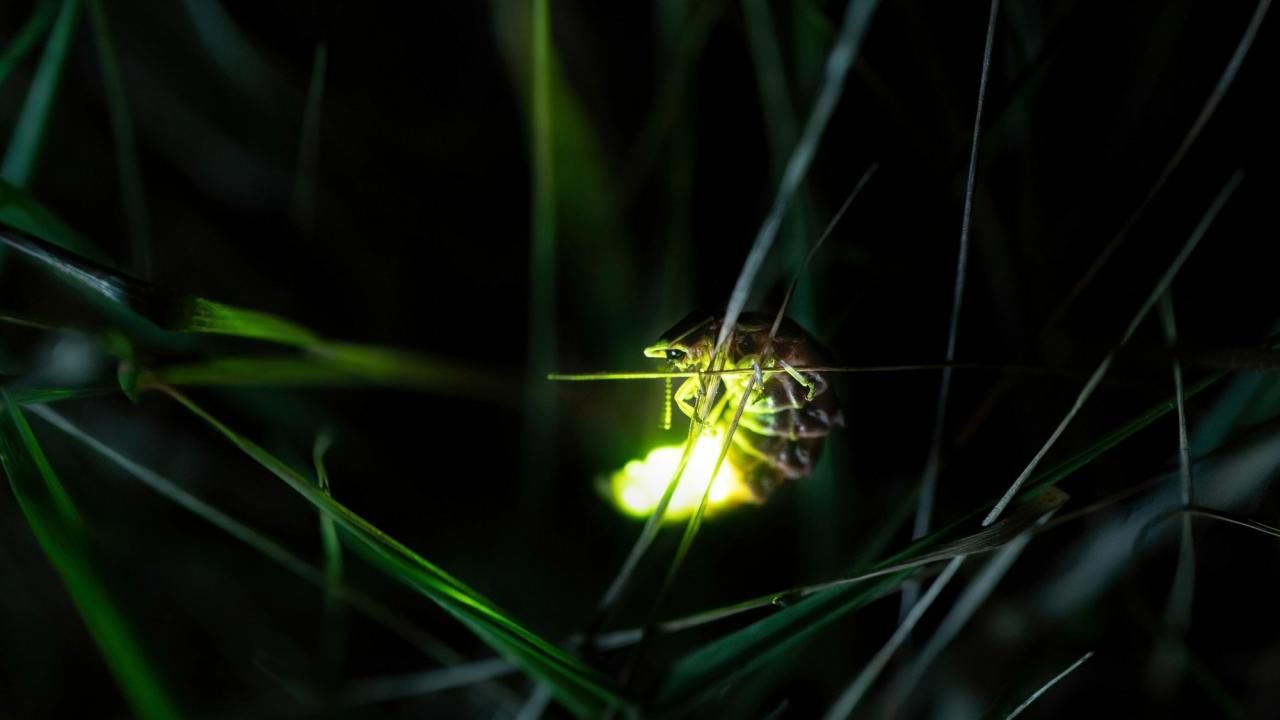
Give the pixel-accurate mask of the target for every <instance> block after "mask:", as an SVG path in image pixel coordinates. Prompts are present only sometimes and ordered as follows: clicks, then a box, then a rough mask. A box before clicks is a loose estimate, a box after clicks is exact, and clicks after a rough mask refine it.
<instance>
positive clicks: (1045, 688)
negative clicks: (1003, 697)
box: [1005, 650, 1093, 720]
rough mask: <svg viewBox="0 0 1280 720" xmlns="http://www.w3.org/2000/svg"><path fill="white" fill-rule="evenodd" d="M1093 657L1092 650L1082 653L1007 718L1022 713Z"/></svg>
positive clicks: (1010, 719) (1008, 719) (1011, 719)
mask: <svg viewBox="0 0 1280 720" xmlns="http://www.w3.org/2000/svg"><path fill="white" fill-rule="evenodd" d="M1091 657H1093V651H1092V650H1090V651H1089V652H1087V653H1085V654H1084V655H1081V656H1080V659H1079V660H1076V661H1075V662H1073V663H1071V664H1070V665H1068V666H1067V669H1066V670H1063V671H1062V672H1060V673H1058V674H1057V675H1054V676H1053V678H1052V679H1050V680H1049V682H1047V683H1045V684H1044V685H1042V686H1040V687H1039V688H1038V689H1037V690H1036V691H1035V692H1033V693H1031V697H1029V698H1027V699H1026V700H1025V701H1023V703H1022V704H1021V705H1019V706H1018V707H1016V708H1014V709H1013V712H1011V713H1009V714H1008V715H1006V716H1005V720H1013V718H1016V717H1018V716H1019V715H1021V714H1022V711H1024V710H1026V709H1027V708H1028V707H1029V706H1030V705H1031V703H1033V702H1035V701H1036V700H1039V699H1040V696H1041V695H1043V694H1045V693H1046V692H1048V691H1049V688H1052V687H1053V686H1054V685H1057V684H1058V682H1059V681H1061V680H1062V678H1064V677H1066V676H1068V675H1070V674H1071V673H1073V672H1075V671H1076V669H1078V668H1079V667H1080V666H1081V665H1083V664H1084V663H1085V661H1086V660H1088V659H1089V658H1091Z"/></svg>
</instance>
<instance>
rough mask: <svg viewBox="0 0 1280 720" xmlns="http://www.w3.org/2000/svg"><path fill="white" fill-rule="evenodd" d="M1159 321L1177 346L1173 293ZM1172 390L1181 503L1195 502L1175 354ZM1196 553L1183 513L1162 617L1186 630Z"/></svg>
mask: <svg viewBox="0 0 1280 720" xmlns="http://www.w3.org/2000/svg"><path fill="white" fill-rule="evenodd" d="M1160 323H1161V325H1162V326H1163V328H1164V336H1165V342H1166V343H1167V344H1168V346H1169V349H1170V350H1175V351H1176V349H1177V346H1178V325H1177V321H1176V319H1175V318H1174V314H1173V296H1172V294H1171V293H1169V292H1166V293H1165V294H1164V295H1163V296H1162V297H1161V298H1160ZM1170 364H1171V366H1172V369H1173V390H1174V395H1175V397H1176V398H1177V400H1178V477H1179V479H1180V480H1181V484H1182V504H1183V505H1186V506H1191V505H1193V504H1195V484H1194V483H1193V482H1192V477H1191V444H1190V442H1189V441H1188V439H1187V407H1186V405H1187V402H1186V394H1185V393H1184V392H1183V389H1182V363H1181V362H1179V361H1178V358H1177V356H1176V355H1175V356H1174V359H1173V361H1172V363H1170ZM1195 584H1196V555H1195V545H1194V541H1193V537H1192V533H1191V516H1190V515H1184V516H1183V517H1182V535H1181V538H1180V541H1179V545H1178V568H1177V570H1175V571H1174V575H1173V585H1172V586H1171V587H1170V588H1169V602H1168V605H1167V606H1166V608H1165V618H1166V619H1167V620H1168V621H1169V622H1170V624H1172V625H1173V626H1174V627H1177V628H1179V629H1180V630H1183V631H1185V630H1186V628H1187V627H1188V626H1190V624H1191V603H1192V600H1193V599H1194V597H1195Z"/></svg>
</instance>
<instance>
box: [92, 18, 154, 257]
mask: <svg viewBox="0 0 1280 720" xmlns="http://www.w3.org/2000/svg"><path fill="white" fill-rule="evenodd" d="M86 2H87V3H88V5H89V20H90V22H91V24H92V26H93V36H94V40H95V41H96V44H97V46H98V64H99V65H100V66H101V68H102V84H103V87H104V89H105V90H106V96H107V109H108V110H109V111H110V116H111V137H112V140H113V141H114V145H115V153H116V167H117V169H118V171H119V173H120V193H121V196H122V199H123V200H124V209H125V217H126V219H127V220H128V223H129V236H130V238H131V240H132V244H133V270H134V272H136V273H138V274H139V275H140V276H142V277H144V278H149V277H151V223H150V221H149V220H148V219H147V197H146V193H145V192H144V190H143V187H142V170H141V167H140V165H139V163H138V143H137V140H136V139H135V138H134V134H133V120H132V118H131V117H130V113H129V98H128V96H127V95H126V94H125V90H124V80H123V78H122V77H121V76H120V66H119V64H118V63H117V62H116V52H115V48H114V47H113V45H112V42H111V30H110V28H109V27H108V26H107V15H106V12H104V11H103V9H102V0H86Z"/></svg>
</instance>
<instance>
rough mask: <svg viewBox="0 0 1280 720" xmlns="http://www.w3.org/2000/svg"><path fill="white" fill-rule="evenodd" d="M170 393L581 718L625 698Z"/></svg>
mask: <svg viewBox="0 0 1280 720" xmlns="http://www.w3.org/2000/svg"><path fill="white" fill-rule="evenodd" d="M165 392H166V393H167V394H168V395H169V396H170V397H172V398H173V399H175V400H177V401H178V402H179V403H180V404H182V405H183V406H184V407H186V408H187V409H188V410H190V411H191V412H192V413H194V414H195V415H196V416H197V417H199V418H200V419H201V420H204V421H205V422H206V423H208V424H209V425H210V426H211V427H213V428H214V429H215V430H217V431H218V432H219V433H220V434H221V435H223V436H224V437H225V438H226V439H227V440H229V441H231V443H232V444H233V445H235V446H236V447H238V448H239V449H240V450H241V451H242V452H244V453H245V454H246V455H248V456H249V457H250V458H251V459H253V460H254V461H256V462H258V463H259V464H260V465H262V466H263V467H264V468H266V469H267V470H269V471H271V473H273V474H274V475H276V476H277V477H278V478H280V479H281V480H283V481H284V482H285V484H287V485H288V486H289V487H291V488H293V490H295V491H296V492H297V493H298V494H300V495H302V496H303V498H305V499H306V500H307V501H308V502H310V503H311V504H312V505H313V506H314V507H316V508H317V509H319V510H321V511H322V512H324V513H325V514H326V515H328V516H330V517H332V518H333V519H334V521H335V522H337V524H338V525H340V526H341V527H342V529H343V530H344V531H346V532H348V533H349V534H350V536H351V537H352V538H353V539H354V540H355V541H356V542H355V546H354V549H355V550H357V551H358V552H360V553H361V554H362V555H364V556H365V557H366V558H368V559H370V560H371V561H373V562H374V564H376V565H378V566H379V567H381V568H382V569H384V570H385V571H386V572H387V573H388V574H389V575H391V577H392V578H393V579H395V580H398V581H399V582H401V583H404V584H405V585H407V586H408V587H410V588H412V589H414V590H417V591H418V592H420V593H422V594H423V595H425V596H427V597H428V598H430V599H431V600H432V601H434V602H436V603H437V604H438V605H440V606H441V607H442V608H443V609H444V610H446V611H447V612H449V613H450V614H451V615H453V616H454V617H455V618H456V619H457V620H458V621H460V622H461V623H462V624H463V625H465V626H466V627H467V628H468V629H470V630H471V631H472V632H474V633H475V634H476V635H477V636H478V637H479V638H480V639H482V640H484V641H485V642H486V643H487V644H488V645H489V646H490V647H492V648H493V649H494V650H496V651H497V652H499V653H500V654H502V655H504V656H506V657H507V658H509V659H510V660H512V662H514V663H516V665H518V666H520V667H521V668H522V669H523V670H525V671H526V672H528V673H529V674H530V675H532V676H534V677H536V678H537V679H538V680H539V681H541V682H545V683H547V684H548V685H550V686H551V688H552V689H553V691H554V692H555V696H556V699H557V700H559V701H560V702H561V703H563V704H564V705H565V706H566V707H567V708H569V709H570V710H571V711H572V712H573V713H574V714H575V715H579V716H591V715H597V714H599V713H600V712H602V711H603V710H604V709H606V708H610V707H621V706H623V705H625V703H624V702H623V700H622V699H621V698H620V697H619V696H618V695H617V694H616V693H615V692H614V691H612V690H610V689H609V688H608V687H607V684H606V681H605V679H604V678H603V677H602V676H600V675H599V673H597V672H595V671H594V670H591V669H590V668H588V667H587V666H585V665H583V664H582V663H581V662H580V661H578V660H577V659H576V658H574V657H572V656H570V655H568V654H566V653H565V652H563V651H561V650H560V649H558V648H556V647H555V646H554V645H552V644H551V643H549V642H547V641H546V640H544V639H542V638H541V637H539V636H538V635H536V634H534V633H533V632H531V631H530V630H528V629H526V628H525V627H524V626H522V625H521V624H520V623H518V622H517V621H515V620H513V619H512V618H510V617H509V616H507V615H506V614H505V613H503V612H502V611H501V610H499V609H498V608H497V607H495V606H494V605H493V604H492V603H491V602H490V601H489V600H487V599H486V598H484V597H482V596H481V595H480V594H479V593H477V592H476V591H475V590H472V589H471V588H469V587H467V586H466V585H465V584H463V583H462V582H461V581H460V580H458V579H456V578H454V577H453V576H451V575H449V574H448V573H446V572H445V571H443V570H441V569H440V568H438V567H436V566H435V565H433V564H432V563H430V562H428V561H427V560H425V559H423V558H422V557H421V556H419V555H418V554H417V553H415V552H413V551H412V550H410V549H409V548H408V547H406V546H404V545H402V544H401V543H399V542H398V541H396V540H395V539H393V538H391V537H390V536H388V535H387V534H385V533H383V532H382V531H381V530H379V529H378V528H376V527H374V526H373V525H372V524H370V523H369V522H368V521H367V520H365V519H364V518H363V517H361V516H359V515H357V514H356V513H354V512H352V511H351V510H350V509H348V508H347V507H346V506H344V505H342V504H341V503H339V502H337V501H336V500H334V499H333V498H331V497H329V496H328V495H326V494H325V493H323V492H321V491H320V489H319V488H318V487H316V486H315V485H314V484H313V483H312V482H311V481H310V480H308V479H307V478H305V477H304V476H302V475H301V474H299V473H298V472H297V471H296V470H294V469H293V468H291V467H289V466H288V465H286V464H285V463H284V462H283V461H281V460H279V459H278V458H276V457H275V456H274V455H272V454H270V453H268V452H267V451H266V450H264V449H263V448H261V447H260V446H258V445H257V444H256V443H254V442H253V441H251V440H249V439H248V438H246V437H244V436H242V435H240V434H238V433H236V432H235V431H234V430H232V429H231V428H229V427H227V426H226V425H224V424H222V423H221V422H220V421H218V420H217V419H216V418H214V417H213V416H211V415H209V414H208V413H207V412H205V411H204V409H202V408H201V407H200V406H199V405H197V404H195V403H194V402H193V401H192V400H190V399H189V398H187V397H186V396H185V395H183V394H181V393H179V392H177V391H176V390H173V389H165Z"/></svg>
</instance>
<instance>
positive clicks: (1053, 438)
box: [982, 171, 1244, 525]
mask: <svg viewBox="0 0 1280 720" xmlns="http://www.w3.org/2000/svg"><path fill="white" fill-rule="evenodd" d="M1243 179H1244V175H1243V173H1242V172H1241V171H1236V173H1235V174H1234V175H1232V176H1231V178H1230V179H1229V180H1228V181H1227V184H1226V185H1224V186H1223V188H1222V190H1220V191H1219V192H1218V196H1217V197H1215V198H1214V199H1213V202H1212V203H1211V204H1210V205H1209V208H1208V210H1206V211H1205V214H1204V215H1203V216H1202V217H1201V218H1200V222H1199V223H1198V224H1197V225H1196V228H1195V230H1193V231H1192V232H1191V236H1190V237H1189V238H1187V242H1186V243H1185V244H1184V245H1183V246H1182V250H1180V251H1179V252H1178V255H1177V256H1176V257H1175V258H1174V259H1173V262H1172V263H1170V264H1169V268H1168V269H1167V270H1165V272H1164V275H1163V276H1161V278H1160V280H1159V281H1158V282H1157V283H1156V286H1155V289H1154V290H1152V291H1151V294H1150V295H1148V296H1147V299H1146V301H1145V302H1143V303H1142V307H1140V308H1138V312H1137V314H1135V315H1134V316H1133V319H1132V320H1130V321H1129V326H1128V327H1127V328H1125V331H1124V334H1123V335H1122V336H1121V337H1120V342H1119V343H1117V344H1116V346H1115V347H1114V348H1112V350H1111V351H1110V352H1108V353H1107V355H1106V357H1104V358H1102V361H1101V362H1100V363H1098V367H1097V369H1095V370H1094V371H1093V375H1091V376H1090V377H1089V380H1088V381H1087V382H1086V383H1085V384H1084V387H1082V388H1081V389H1080V393H1079V394H1078V395H1077V396H1076V400H1075V403H1074V404H1073V405H1072V406H1071V409H1070V410H1068V411H1067V414H1066V415H1065V416H1064V417H1063V418H1062V421H1061V422H1060V423H1058V427H1057V428H1055V429H1054V431H1053V434H1051V435H1050V436H1049V439H1048V440H1046V441H1045V443H1044V445H1043V446H1041V448H1040V450H1039V451H1037V452H1036V454H1035V457H1033V458H1032V459H1031V462H1029V463H1028V464H1027V467H1026V468H1025V469H1023V471H1022V473H1021V474H1020V475H1019V476H1018V478H1017V479H1016V480H1014V481H1013V484H1012V485H1010V486H1009V489H1008V490H1007V491H1006V492H1005V494H1004V496H1003V497H1001V498H1000V500H999V502H997V503H996V504H995V506H994V507H992V508H991V512H990V513H989V514H988V515H987V517H986V519H985V520H983V521H982V522H983V524H984V525H989V524H991V523H993V522H995V520H996V518H998V517H1000V513H1001V512H1003V511H1004V509H1005V507H1006V506H1007V505H1008V504H1009V502H1010V501H1011V500H1013V498H1014V496H1015V495H1017V492H1018V489H1019V488H1021V487H1022V484H1023V483H1024V482H1026V481H1027V478H1029V477H1030V476H1031V473H1033V472H1035V469H1036V466H1038V465H1039V464H1040V461H1041V460H1043V459H1044V456H1045V455H1046V454H1048V452H1049V450H1050V448H1052V447H1053V446H1054V444H1055V443H1057V442H1058V438H1059V437H1060V436H1061V435H1062V432H1063V431H1064V430H1066V429H1067V425H1070V424H1071V421H1072V420H1074V419H1075V416H1076V414H1077V413H1078V412H1079V411H1080V408H1081V407H1083V406H1084V403H1085V401H1087V400H1088V399H1089V396H1090V395H1092V394H1093V391H1094V390H1096V389H1097V387H1098V383H1100V382H1101V381H1102V378H1103V376H1105V375H1106V374H1107V370H1109V369H1110V368H1111V362H1112V361H1113V360H1114V359H1115V356H1116V353H1117V352H1118V351H1119V349H1120V348H1122V347H1124V345H1125V344H1126V343H1127V342H1129V338H1131V337H1133V333H1134V332H1136V331H1137V329H1138V326H1139V325H1141V324H1142V321H1143V320H1144V319H1145V318H1146V317H1147V313H1148V312H1150V311H1151V308H1152V307H1153V306H1154V305H1155V304H1156V302H1157V301H1158V300H1159V299H1160V297H1161V296H1162V295H1164V293H1165V291H1167V290H1168V289H1169V285H1170V284H1171V283H1172V282H1173V278H1174V277H1176V276H1177V274H1178V271H1179V270H1181V269H1182V265H1183V263H1185V262H1186V261H1187V258H1188V257H1190V255H1191V252H1192V251H1193V250H1195V249H1196V246H1197V245H1199V244H1200V240H1201V238H1203V237H1204V235H1205V233H1206V232H1208V230H1209V226H1210V225H1212V224H1213V220H1214V218H1216V217H1217V216H1218V213H1219V212H1220V211H1221V210H1222V206H1223V205H1225V204H1226V202H1227V200H1228V199H1230V197H1231V195H1232V194H1233V193H1235V191H1236V188H1238V187H1240V182H1241V181H1242V180H1243Z"/></svg>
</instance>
